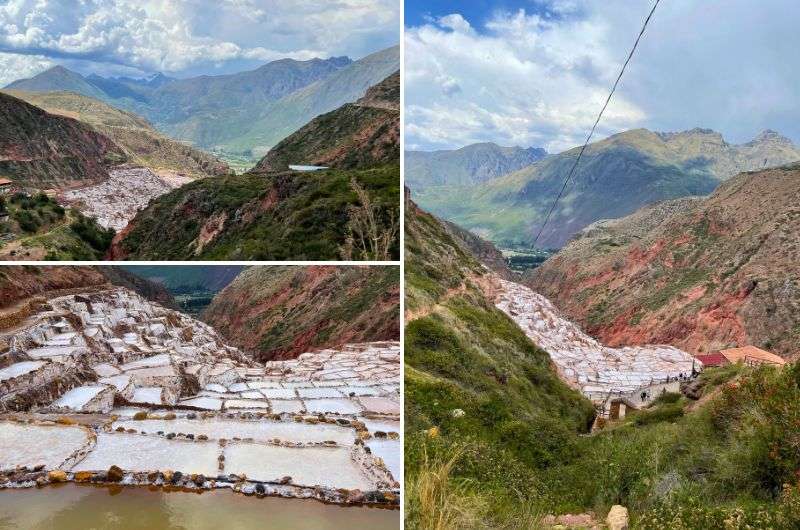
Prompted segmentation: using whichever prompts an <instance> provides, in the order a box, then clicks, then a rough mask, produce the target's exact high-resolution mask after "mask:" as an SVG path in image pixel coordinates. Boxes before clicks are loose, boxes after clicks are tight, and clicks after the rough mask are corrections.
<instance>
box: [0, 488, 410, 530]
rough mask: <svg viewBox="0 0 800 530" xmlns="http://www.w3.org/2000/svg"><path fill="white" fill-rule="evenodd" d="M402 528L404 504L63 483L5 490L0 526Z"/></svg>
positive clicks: (0, 496) (93, 529) (86, 529)
mask: <svg viewBox="0 0 800 530" xmlns="http://www.w3.org/2000/svg"><path fill="white" fill-rule="evenodd" d="M52 528H58V529H59V530H73V529H74V530H79V529H80V530H110V529H115V530H116V529H125V530H138V529H142V530H145V529H147V530H206V529H208V530H212V529H213V530H245V529H246V530H252V529H254V528H258V529H264V530H272V529H275V530H278V529H281V530H340V529H341V530H355V529H359V528H369V529H370V530H384V529H386V530H388V529H393V530H397V529H399V528H400V511H399V510H386V509H379V508H363V507H342V506H334V505H328V504H323V503H321V502H319V501H315V500H304V499H282V498H277V497H266V498H262V499H259V498H256V497H246V496H244V495H239V494H236V493H233V492H231V491H227V490H213V491H206V492H203V493H191V492H180V491H174V492H172V491H171V492H165V491H163V490H160V489H152V490H151V489H149V488H144V487H126V488H122V487H98V486H90V485H77V484H61V485H57V486H48V487H46V488H42V489H37V488H28V489H18V490H11V489H6V490H0V530H11V529H14V530H18V529H25V530H45V529H48V530H49V529H52Z"/></svg>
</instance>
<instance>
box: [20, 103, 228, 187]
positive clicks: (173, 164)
mask: <svg viewBox="0 0 800 530" xmlns="http://www.w3.org/2000/svg"><path fill="white" fill-rule="evenodd" d="M8 93H9V94H10V95H12V96H15V97H18V98H20V99H23V100H25V101H27V102H28V103H30V104H32V105H36V106H37V107H39V108H42V109H44V110H46V111H47V112H49V113H51V114H58V115H61V116H66V117H69V118H75V119H76V120H79V121H81V122H83V123H86V124H87V125H90V126H91V127H93V128H94V129H96V130H97V131H98V132H100V133H102V134H104V135H106V136H108V137H109V138H111V139H112V140H113V141H114V142H115V143H116V144H117V145H118V146H119V147H120V148H121V149H122V150H123V151H124V152H125V154H126V156H127V157H128V159H129V160H130V161H131V162H132V163H135V164H139V165H142V166H146V167H148V168H150V169H152V170H155V171H158V172H163V173H166V174H169V173H170V172H174V173H178V174H181V175H188V176H191V177H195V178H197V177H207V176H214V175H216V176H220V175H227V174H229V173H230V172H231V170H230V168H229V167H228V166H227V165H226V164H225V163H224V162H221V161H220V160H217V159H216V158H214V157H213V156H212V155H210V154H208V153H204V152H203V151H199V150H197V149H194V148H192V147H190V146H188V145H185V144H182V143H180V142H177V141H175V140H173V139H171V138H168V137H166V136H164V135H163V134H161V133H159V132H158V131H156V130H155V129H154V128H153V127H152V126H151V125H150V124H149V123H148V122H147V121H146V120H145V119H144V118H141V117H139V116H137V115H135V114H133V113H130V112H126V111H123V110H119V109H117V108H114V107H112V106H111V105H108V104H106V103H103V102H102V101H98V100H96V99H92V98H90V97H88V96H82V95H79V94H76V93H73V92H23V91H17V90H12V91H9V92H8Z"/></svg>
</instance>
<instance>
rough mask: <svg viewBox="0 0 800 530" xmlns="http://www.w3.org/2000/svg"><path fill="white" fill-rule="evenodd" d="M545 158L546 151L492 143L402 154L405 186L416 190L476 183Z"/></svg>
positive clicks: (537, 148)
mask: <svg viewBox="0 0 800 530" xmlns="http://www.w3.org/2000/svg"><path fill="white" fill-rule="evenodd" d="M545 156H547V151H545V150H544V149H542V148H539V147H529V148H527V149H523V148H521V147H502V146H499V145H497V144H493V143H481V144H472V145H468V146H466V147H462V148H461V149H452V150H441V151H406V152H405V160H406V185H408V186H409V187H410V188H411V189H413V190H415V191H416V190H420V189H422V188H425V187H426V186H464V185H475V184H480V183H481V182H486V181H487V180H491V179H493V178H497V177H500V176H502V175H506V174H508V173H512V172H514V171H517V170H519V169H522V168H524V167H526V166H529V165H531V164H533V163H534V162H537V161H538V160H541V159H542V158H544V157H545Z"/></svg>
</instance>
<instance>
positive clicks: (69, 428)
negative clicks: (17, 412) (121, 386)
mask: <svg viewBox="0 0 800 530" xmlns="http://www.w3.org/2000/svg"><path fill="white" fill-rule="evenodd" d="M88 441H89V433H88V432H87V431H86V430H84V429H83V428H82V427H78V426H74V425H52V426H50V425H30V424H20V423H13V422H0V469H14V468H15V467H17V466H25V467H28V468H33V467H36V466H38V465H41V464H44V466H45V467H46V468H47V469H56V468H58V467H59V466H60V465H61V464H62V463H63V462H64V461H65V460H66V459H67V458H69V457H70V456H71V455H72V453H74V452H75V451H77V450H79V449H80V448H81V447H83V446H84V445H86V444H87V443H88ZM0 520H2V519H0Z"/></svg>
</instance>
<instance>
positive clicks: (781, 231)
mask: <svg viewBox="0 0 800 530" xmlns="http://www.w3.org/2000/svg"><path fill="white" fill-rule="evenodd" d="M799 196H800V165H792V166H786V167H782V168H776V169H768V170H763V171H758V172H753V173H743V174H740V175H738V176H736V177H734V178H732V179H729V180H728V181H726V182H725V183H724V184H723V185H721V186H720V187H719V188H718V189H717V190H716V191H715V192H714V193H713V194H712V195H711V196H710V197H708V198H707V199H694V200H692V199H684V200H679V201H673V202H666V203H661V204H657V205H654V206H651V207H648V208H645V209H643V210H641V211H639V212H636V213H635V214H633V215H631V216H629V217H626V218H623V219H619V220H616V221H611V222H603V223H597V224H595V225H593V226H591V227H589V228H587V229H586V230H584V232H582V233H581V234H580V235H579V236H578V237H577V238H576V239H575V240H574V241H572V242H571V243H570V244H569V245H567V246H566V247H565V248H564V249H562V250H561V251H560V252H559V253H558V254H556V255H555V256H553V257H552V258H550V259H549V260H548V261H546V262H545V263H544V264H543V265H542V266H540V267H539V268H537V269H535V270H534V271H533V272H532V274H531V276H530V278H529V279H528V281H527V282H526V283H527V284H528V285H530V286H531V287H532V288H533V289H534V290H537V291H539V292H540V293H542V294H543V295H545V296H547V297H549V298H550V299H551V300H553V302H555V303H556V305H558V306H559V308H560V309H561V310H563V311H565V312H566V313H567V314H568V315H569V316H570V317H571V318H572V319H574V320H577V321H579V322H580V323H581V324H583V326H584V328H585V329H586V330H587V331H588V332H589V333H591V334H592V335H594V336H596V337H598V338H599V339H601V340H602V341H604V342H606V343H609V344H611V345H622V344H641V343H644V342H651V343H652V342H655V343H667V344H673V345H675V346H679V347H681V348H683V349H686V350H687V351H690V352H693V353H706V352H710V351H714V350H718V349H720V348H724V347H728V346H744V345H747V344H753V345H756V346H759V347H762V348H765V349H767V350H771V351H774V352H775V353H778V354H780V355H782V356H784V357H787V358H793V359H794V358H798V357H800V349H798V343H800V265H799V264H800V206H798V202H797V197H799Z"/></svg>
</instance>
